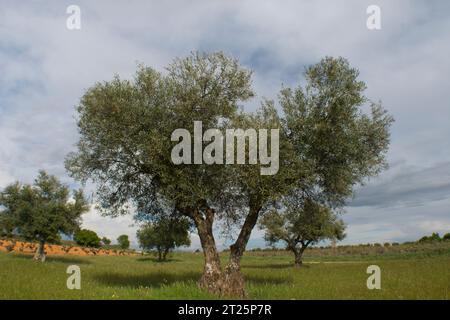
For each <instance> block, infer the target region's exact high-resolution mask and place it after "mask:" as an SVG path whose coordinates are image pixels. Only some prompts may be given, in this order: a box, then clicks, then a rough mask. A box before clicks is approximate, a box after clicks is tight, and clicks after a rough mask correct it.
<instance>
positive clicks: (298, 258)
mask: <svg viewBox="0 0 450 320" xmlns="http://www.w3.org/2000/svg"><path fill="white" fill-rule="evenodd" d="M304 251H305V248H303V247H301V248H299V249H296V250H294V255H295V266H296V267H297V268H299V267H301V266H302V265H303V252H304Z"/></svg>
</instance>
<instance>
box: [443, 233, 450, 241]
mask: <svg viewBox="0 0 450 320" xmlns="http://www.w3.org/2000/svg"><path fill="white" fill-rule="evenodd" d="M442 240H444V241H450V233H446V234H444V236H443V237H442Z"/></svg>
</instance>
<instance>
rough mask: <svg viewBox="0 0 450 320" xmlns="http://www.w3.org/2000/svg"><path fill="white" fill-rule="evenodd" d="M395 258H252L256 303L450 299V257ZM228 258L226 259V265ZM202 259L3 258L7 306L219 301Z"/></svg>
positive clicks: (248, 262)
mask: <svg viewBox="0 0 450 320" xmlns="http://www.w3.org/2000/svg"><path fill="white" fill-rule="evenodd" d="M429 253H430V254H424V252H413V253H411V252H410V253H391V254H389V255H342V256H340V257H339V256H331V257H327V256H320V257H319V256H311V255H309V256H307V257H306V259H305V264H304V266H303V267H302V268H299V269H298V268H295V267H293V265H292V260H293V258H292V256H291V255H290V254H288V253H286V252H284V254H280V253H279V252H277V253H276V254H272V255H269V254H265V255H260V254H254V253H249V254H247V255H246V256H244V259H243V262H242V271H243V273H244V275H245V278H246V286H247V291H248V298H249V299H449V298H450V253H449V251H448V250H431V251H430V252H429ZM226 259H227V255H226V254H223V256H222V260H223V262H225V261H226ZM72 264H75V265H78V266H79V267H80V268H81V290H69V289H67V287H66V280H67V277H68V276H69V275H68V274H66V269H67V267H68V266H69V265H72ZM371 264H376V265H378V266H379V267H380V268H381V290H369V289H367V286H366V280H367V277H368V276H369V275H368V274H367V273H366V269H367V267H368V266H369V265H371ZM202 267H203V255H202V254H201V253H181V252H177V253H174V254H172V256H171V258H170V260H169V261H167V262H157V261H156V260H155V259H154V258H153V257H151V256H116V257H110V256H103V257H76V256H50V257H48V261H47V262H45V263H43V264H42V263H39V262H35V261H33V260H32V259H31V256H26V255H19V254H14V253H0V299H215V298H217V297H215V296H212V295H209V294H207V293H205V292H204V291H202V290H200V289H198V287H197V280H198V279H199V278H200V275H201V271H202Z"/></svg>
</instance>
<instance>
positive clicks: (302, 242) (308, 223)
mask: <svg viewBox="0 0 450 320" xmlns="http://www.w3.org/2000/svg"><path fill="white" fill-rule="evenodd" d="M260 225H261V227H262V228H263V229H265V232H266V233H265V236H264V238H265V240H266V241H267V242H268V243H269V244H271V245H275V244H276V243H278V242H280V241H282V242H284V243H285V244H286V249H287V250H290V251H292V252H293V253H294V255H295V266H297V267H300V266H301V265H302V262H303V260H302V258H303V253H304V251H305V250H306V248H307V247H308V246H309V245H311V244H315V243H317V242H319V241H321V240H326V239H329V240H342V239H343V238H344V237H345V233H344V230H345V224H344V222H343V221H342V220H341V219H339V218H338V217H337V215H336V214H335V213H334V212H333V211H332V210H331V209H330V208H328V207H326V206H323V205H320V204H318V203H316V202H314V201H312V200H311V199H306V200H303V201H299V199H292V198H291V199H289V200H286V201H285V207H284V210H283V211H280V210H273V211H270V212H268V213H267V214H265V215H264V216H263V217H262V219H261V222H260Z"/></svg>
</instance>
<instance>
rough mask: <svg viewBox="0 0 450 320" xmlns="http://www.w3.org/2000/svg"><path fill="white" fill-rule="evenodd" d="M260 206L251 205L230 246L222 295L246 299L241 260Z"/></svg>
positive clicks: (256, 204)
mask: <svg viewBox="0 0 450 320" xmlns="http://www.w3.org/2000/svg"><path fill="white" fill-rule="evenodd" d="M260 210H261V205H260V204H259V203H251V204H250V211H249V214H248V215H247V217H246V218H245V221H244V224H243V226H242V229H241V232H240V233H239V236H238V238H237V239H236V242H235V243H234V244H233V245H231V246H230V260H229V262H228V264H227V266H226V267H225V272H224V275H223V283H222V295H224V296H238V297H246V295H247V294H246V292H245V285H244V277H243V275H242V273H241V259H242V255H243V254H244V251H245V247H246V246H247V243H248V240H249V239H250V234H251V232H252V230H253V228H254V227H255V225H256V222H257V220H258V216H259V212H260Z"/></svg>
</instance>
